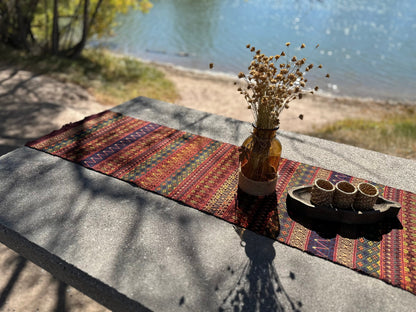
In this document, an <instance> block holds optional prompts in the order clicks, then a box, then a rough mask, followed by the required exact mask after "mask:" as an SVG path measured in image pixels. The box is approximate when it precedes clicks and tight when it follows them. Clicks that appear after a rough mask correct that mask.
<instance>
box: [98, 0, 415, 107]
mask: <svg viewBox="0 0 416 312" xmlns="http://www.w3.org/2000/svg"><path fill="white" fill-rule="evenodd" d="M415 30H416V6H414V5H413V0H403V1H394V0H381V1H371V0H347V1H341V0H333V1H319V0H297V1H293V0H264V1H255V0H209V1H201V0H200V1H195V0H177V1H170V0H158V1H155V2H154V7H153V8H152V10H151V11H150V13H149V14H147V15H143V14H142V13H140V12H131V13H130V14H128V15H127V16H122V17H120V20H119V26H118V27H116V28H115V29H114V33H115V36H114V37H111V38H106V39H105V41H106V43H107V44H108V45H109V46H113V47H114V46H116V48H115V49H117V50H121V51H122V52H125V53H129V54H133V55H136V56H140V57H143V58H147V59H150V60H154V61H160V62H168V63H174V64H176V65H182V66H185V67H191V68H197V69H207V66H208V64H209V63H211V62H213V63H215V64H216V67H215V68H216V70H219V71H223V72H228V73H233V74H236V73H238V72H239V71H241V70H244V69H245V68H246V67H247V64H248V63H249V61H250V54H249V53H247V50H246V49H245V45H246V44H247V43H249V42H250V43H252V44H253V45H255V46H257V47H259V48H262V50H263V52H264V53H265V54H267V55H273V54H276V53H277V52H276V51H277V50H280V49H281V47H282V45H283V44H284V43H285V42H286V41H291V42H292V43H295V44H296V46H297V44H300V43H302V42H305V43H306V45H307V46H310V47H313V46H315V44H316V43H320V45H321V48H322V49H321V50H319V51H317V52H316V53H309V52H308V55H309V60H310V61H312V62H314V63H321V64H324V65H325V69H326V71H327V72H329V73H330V74H331V81H330V84H329V85H326V83H327V81H325V84H324V83H323V84H320V82H319V81H317V82H316V84H318V85H320V87H322V88H323V89H326V91H328V92H332V93H335V94H337V95H348V96H365V97H375V98H382V99H395V100H397V99H399V100H416V91H415V88H413V84H414V81H415V80H416V59H415V58H414V57H413V56H414V51H415V50H416V36H415V33H416V32H415ZM146 51H148V52H146ZM149 51H159V52H163V53H150V52H149ZM279 52H280V51H279ZM293 54H296V51H293Z"/></svg>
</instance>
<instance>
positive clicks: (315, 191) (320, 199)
mask: <svg viewBox="0 0 416 312" xmlns="http://www.w3.org/2000/svg"><path fill="white" fill-rule="evenodd" d="M334 191H335V186H334V185H333V184H332V183H331V182H330V181H327V180H324V179H316V180H315V182H314V183H313V186H312V191H311V203H312V204H314V205H316V206H322V205H325V206H329V205H330V204H332V199H333V197H334Z"/></svg>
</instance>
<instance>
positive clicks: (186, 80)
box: [151, 63, 405, 133]
mask: <svg viewBox="0 0 416 312" xmlns="http://www.w3.org/2000/svg"><path fill="white" fill-rule="evenodd" d="M151 64H153V65H155V66H156V67H158V68H159V69H160V70H162V71H163V72H164V73H165V74H166V76H167V77H168V78H169V79H170V80H172V81H173V82H174V83H175V85H176V87H177V89H178V91H179V95H180V98H179V99H178V100H177V101H176V104H179V105H183V106H186V107H190V108H194V109H198V110H202V111H206V112H210V113H213V114H219V115H224V116H227V117H231V118H235V119H239V120H243V121H248V122H252V120H253V119H252V115H251V111H250V110H248V109H246V106H247V105H246V103H245V100H244V98H243V97H242V95H240V94H239V92H238V91H237V87H236V86H235V85H234V82H235V81H238V78H236V79H233V78H231V77H229V76H226V75H214V74H208V73H204V72H195V71H191V70H185V69H182V68H178V67H175V66H170V65H162V64H155V63H151ZM404 106H405V105H404V104H392V103H389V102H383V101H375V100H371V99H358V98H341V97H332V96H324V95H319V94H315V95H308V96H305V97H304V98H303V99H302V100H296V101H293V102H292V103H291V105H290V108H289V109H288V110H285V111H284V112H283V114H282V115H281V125H280V128H281V129H284V130H287V131H294V132H300V133H308V132H310V131H311V130H313V129H314V128H317V127H321V126H323V125H325V124H328V123H331V122H334V121H337V120H342V119H345V118H368V119H380V118H382V117H383V116H384V115H385V114H388V113H391V112H394V111H399V110H402V109H403V108H404ZM300 114H303V115H304V119H303V120H300V119H299V118H298V116H299V115H300Z"/></svg>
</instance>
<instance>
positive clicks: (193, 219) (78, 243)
mask: <svg viewBox="0 0 416 312" xmlns="http://www.w3.org/2000/svg"><path fill="white" fill-rule="evenodd" d="M113 110H114V111H118V112H122V113H124V114H127V115H130V116H133V117H137V118H140V119H143V120H149V121H153V122H157V123H160V124H164V125H167V126H170V127H174V128H177V129H183V130H187V131H190V132H193V133H196V134H200V135H205V136H209V137H211V138H214V139H218V140H222V141H225V142H229V143H233V144H241V142H242V140H243V139H244V138H245V137H246V136H247V135H248V133H249V131H250V125H248V124H246V123H243V122H240V121H236V120H233V119H229V118H225V117H221V116H216V115H212V114H208V113H204V112H199V111H195V110H190V109H187V108H184V107H180V106H175V105H172V104H168V103H164V102H160V101H155V100H150V99H146V98H137V99H134V100H132V101H129V102H127V103H125V104H123V105H120V106H118V107H116V108H114V109H113ZM280 138H281V141H282V144H283V147H284V154H283V156H284V157H287V158H289V159H293V160H297V161H302V162H305V163H308V164H313V165H317V166H321V167H324V168H328V169H333V170H337V171H340V172H343V173H346V174H351V175H354V176H358V177H362V178H366V179H370V180H373V181H375V182H379V183H384V184H388V185H391V186H394V187H399V188H402V189H406V190H409V191H413V192H414V191H415V187H416V175H415V174H414V172H416V162H415V161H412V160H406V159H401V158H397V157H391V156H387V155H383V154H380V153H376V152H371V151H366V150H362V149H358V148H355V147H352V146H347V145H341V144H336V143H333V142H328V141H324V140H320V139H316V138H311V137H308V136H304V135H299V134H294V133H289V132H284V131H281V133H280ZM0 241H1V242H2V243H4V244H5V245H7V246H9V247H10V248H12V249H14V250H16V251H17V252H19V253H20V254H22V255H23V256H24V257H26V258H28V259H29V260H31V261H33V262H35V263H36V264H38V265H40V266H41V267H43V268H44V269H46V270H48V271H50V272H51V273H52V274H54V275H55V276H56V277H57V278H59V279H61V280H62V281H64V282H66V283H68V284H70V285H73V286H74V287H76V288H78V289H80V290H81V291H83V292H84V293H85V294H87V295H88V296H90V297H92V298H93V299H95V300H97V301H98V302H100V303H102V304H103V305H105V306H107V307H108V308H110V309H112V310H115V311H147V310H151V311H396V310H398V311H414V310H415V307H416V296H415V295H413V294H411V293H409V292H406V291H404V290H402V289H399V288H396V287H393V286H391V285H388V284H386V283H384V282H383V281H380V280H378V279H375V278H371V277H368V276H365V275H362V274H359V273H357V272H355V271H353V270H351V269H348V268H345V267H342V266H340V265H337V264H334V263H332V262H330V261H326V260H323V259H319V258H317V257H314V256H310V255H308V254H306V253H304V252H301V251H299V250H296V249H294V248H291V247H288V246H285V245H283V244H280V243H277V242H274V241H272V240H270V239H268V238H265V237H261V236H259V235H256V234H254V233H251V232H249V231H245V232H244V233H243V234H241V233H240V232H239V230H238V229H236V228H235V227H233V226H232V225H230V224H228V223H226V222H224V221H222V220H219V219H217V218H214V217H212V216H209V215H206V214H204V213H201V212H199V211H196V210H194V209H192V208H188V207H185V206H182V205H180V204H178V203H176V202H174V201H171V200H169V199H166V198H164V197H161V196H158V195H155V194H153V193H150V192H147V191H144V190H141V189H139V188H137V187H134V186H132V185H130V184H128V183H125V182H123V181H119V180H117V179H114V178H111V177H108V176H105V175H103V174H99V173H96V172H94V171H91V170H88V169H85V168H83V167H81V166H79V165H76V164H73V163H71V162H68V161H65V160H62V159H60V158H58V157H53V156H50V155H47V154H45V153H42V152H39V151H35V150H32V149H30V148H26V147H24V148H20V149H17V150H15V151H13V152H11V153H9V154H6V155H4V156H3V157H0Z"/></svg>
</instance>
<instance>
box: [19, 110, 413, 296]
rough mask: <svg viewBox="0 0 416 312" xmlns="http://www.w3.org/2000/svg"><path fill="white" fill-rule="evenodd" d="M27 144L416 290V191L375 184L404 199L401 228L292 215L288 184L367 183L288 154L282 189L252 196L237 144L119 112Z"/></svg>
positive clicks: (396, 198)
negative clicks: (241, 182) (245, 187)
mask: <svg viewBox="0 0 416 312" xmlns="http://www.w3.org/2000/svg"><path fill="white" fill-rule="evenodd" d="M27 146H30V147H32V148H35V149H38V150H42V151H45V152H47V153H50V154H53V155H57V156H60V157H62V158H64V159H67V160H70V161H72V162H75V163H78V164H81V165H82V166H84V167H87V168H90V169H93V170H96V171H98V172H101V173H104V174H107V175H110V176H113V177H116V178H118V179H121V180H124V181H128V182H133V183H135V184H136V185H138V186H139V187H141V188H143V189H146V190H149V191H152V192H155V193H158V194H160V195H163V196H165V197H168V198H170V199H173V200H175V201H178V202H181V203H183V204H185V205H187V206H190V207H193V208H196V209H198V210H201V211H204V212H206V213H209V214H212V215H214V216H216V217H218V218H221V219H223V220H225V221H228V222H230V223H232V224H236V225H238V226H241V227H244V228H247V229H250V230H252V231H254V232H256V233H258V234H261V235H265V236H268V237H270V238H273V239H275V240H277V241H279V242H282V243H284V244H287V245H290V246H293V247H296V248H299V249H300V250H303V251H306V252H308V253H310V254H313V255H316V256H318V257H321V258H325V259H328V260H331V261H333V262H336V263H339V264H342V265H344V266H347V267H350V268H352V269H355V270H358V271H360V272H363V273H365V274H368V275H371V276H373V277H376V278H379V279H382V280H384V281H386V282H388V283H390V284H392V285H395V286H399V287H401V288H403V289H405V290H408V291H410V292H412V293H416V278H415V275H416V195H415V194H413V193H411V192H407V191H403V190H399V189H395V188H392V187H388V186H384V185H380V184H374V183H373V184H374V185H376V186H377V187H378V188H379V190H380V192H381V195H382V196H384V197H385V198H387V199H390V200H394V201H397V202H399V203H400V204H401V206H402V209H401V210H400V212H399V214H398V220H396V221H397V223H398V225H397V224H396V225H394V224H393V225H392V224H390V223H383V224H376V225H371V226H367V227H358V226H357V227H348V226H343V225H337V226H334V225H331V224H329V225H328V224H324V223H319V222H318V223H317V224H313V223H310V221H308V220H302V216H293V215H289V214H290V213H289V212H288V210H287V208H286V195H287V191H288V189H290V188H292V187H295V186H299V185H307V184H311V183H312V182H313V180H314V179H316V178H318V177H320V178H324V179H328V180H330V181H332V182H333V183H336V182H337V181H339V180H347V181H350V182H352V183H358V182H361V181H364V180H361V179H358V178H355V177H351V176H348V175H345V174H341V173H338V172H335V171H330V170H326V169H322V168H319V167H315V166H311V165H307V164H302V163H299V162H295V161H291V160H288V159H282V161H281V164H280V168H279V172H280V176H279V180H278V182H277V188H276V194H275V195H274V196H267V197H252V196H249V195H245V194H243V193H241V192H239V191H238V187H237V184H238V147H236V146H234V145H231V144H228V143H223V142H219V141H216V140H212V139H210V138H206V137H202V136H198V135H194V134H191V133H187V132H184V131H179V130H175V129H172V128H168V127H165V126H161V125H158V124H155V123H152V122H147V121H142V120H138V119H135V118H132V117H129V116H125V115H122V114H120V113H115V112H112V111H104V112H102V113H100V114H97V115H93V116H90V117H87V118H85V119H84V120H82V121H79V122H77V123H73V124H69V125H66V126H64V127H63V128H62V129H60V130H58V131H54V132H52V133H51V134H49V135H47V136H45V137H42V138H40V139H38V140H36V141H33V142H30V143H27ZM295 220H296V221H295ZM393 223H394V222H393ZM331 226H332V228H331Z"/></svg>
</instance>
